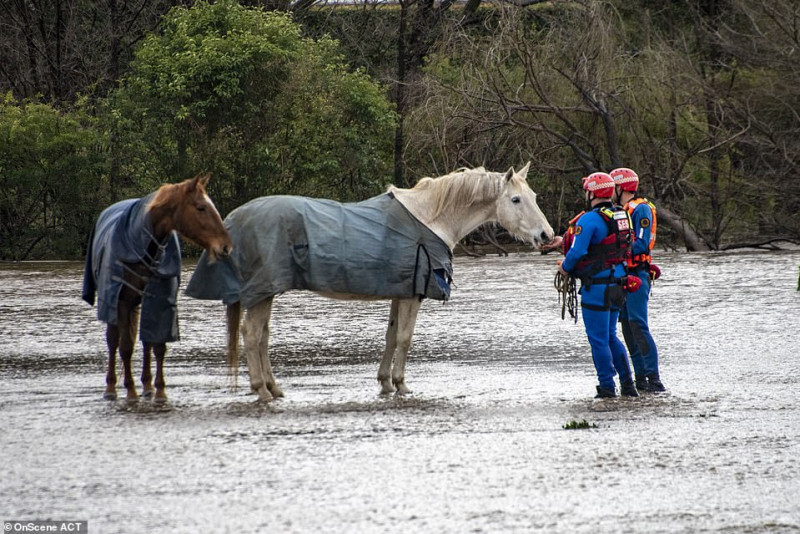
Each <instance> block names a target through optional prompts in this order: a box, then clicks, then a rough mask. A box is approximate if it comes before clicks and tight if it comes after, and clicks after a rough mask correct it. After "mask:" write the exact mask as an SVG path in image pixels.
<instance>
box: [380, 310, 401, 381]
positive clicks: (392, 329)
mask: <svg viewBox="0 0 800 534" xmlns="http://www.w3.org/2000/svg"><path fill="white" fill-rule="evenodd" d="M398 307H399V304H398V299H392V309H391V311H390V312H389V326H388V327H387V328H386V347H385V348H384V349H383V358H381V365H380V367H378V383H379V384H380V385H381V395H388V394H390V393H394V391H395V389H394V386H393V385H392V381H391V375H392V360H393V359H394V351H395V348H396V347H397V309H398Z"/></svg>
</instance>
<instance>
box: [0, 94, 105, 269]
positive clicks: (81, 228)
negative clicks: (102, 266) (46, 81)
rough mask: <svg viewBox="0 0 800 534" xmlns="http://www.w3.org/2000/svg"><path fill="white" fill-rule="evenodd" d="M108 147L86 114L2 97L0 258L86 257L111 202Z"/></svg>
mask: <svg viewBox="0 0 800 534" xmlns="http://www.w3.org/2000/svg"><path fill="white" fill-rule="evenodd" d="M104 147H105V140H104V138H103V136H102V135H101V134H100V133H98V130H97V129H96V128H95V125H94V123H93V119H92V118H91V116H89V115H88V114H86V113H85V112H83V111H81V110H75V111H71V112H62V111H59V110H57V109H55V108H53V107H52V106H50V105H47V104H37V103H23V102H17V101H16V100H15V99H13V97H11V95H10V94H9V95H6V96H5V97H3V98H2V99H0V258H2V259H5V260H24V259H28V258H31V257H33V258H41V257H50V258H65V257H66V258H69V257H77V256H80V255H81V254H82V252H83V247H85V245H86V239H87V237H88V235H89V231H90V230H91V227H92V224H93V221H94V217H95V215H96V212H95V209H96V206H104V205H106V203H107V198H105V197H104V196H103V193H104V192H105V191H107V187H106V186H105V179H106V178H105V177H106V173H107V167H106V154H105V150H104Z"/></svg>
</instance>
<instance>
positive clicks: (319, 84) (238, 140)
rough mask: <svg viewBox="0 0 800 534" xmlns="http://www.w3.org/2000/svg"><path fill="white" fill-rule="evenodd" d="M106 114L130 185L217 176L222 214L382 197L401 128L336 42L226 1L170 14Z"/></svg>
mask: <svg viewBox="0 0 800 534" xmlns="http://www.w3.org/2000/svg"><path fill="white" fill-rule="evenodd" d="M108 111H109V113H108V117H109V120H110V121H111V124H112V128H113V129H114V131H116V132H118V133H119V135H120V136H121V143H122V144H123V145H124V146H125V147H126V150H125V152H126V155H125V160H124V162H123V166H122V167H123V170H122V171H121V173H122V174H123V175H124V176H127V177H128V182H127V183H128V184H130V185H131V186H134V185H136V186H137V187H146V186H149V185H151V184H153V183H154V182H157V181H159V180H163V179H164V178H167V177H183V176H188V175H190V174H192V173H194V172H196V171H198V170H209V171H212V172H213V173H214V175H215V178H214V180H212V187H213V188H214V190H215V195H216V196H217V198H220V199H221V204H222V207H223V208H231V207H233V206H235V205H238V204H240V203H242V202H244V201H246V200H249V199H250V198H252V197H254V196H259V195H264V194H270V193H296V194H307V195H312V194H313V195H315V196H334V197H344V198H347V199H354V198H363V197H364V196H366V195H368V194H373V193H376V192H377V191H379V190H380V188H382V187H383V185H384V183H385V181H386V177H387V163H386V162H387V161H388V159H389V158H388V157H387V156H388V155H389V154H390V153H391V152H390V151H391V131H392V129H393V127H394V117H395V116H394V113H393V112H392V110H391V106H390V105H389V103H388V102H387V100H386V98H385V97H384V95H383V91H382V89H381V88H380V87H379V86H378V85H377V84H375V83H374V82H372V81H371V80H370V79H369V78H368V77H367V76H366V75H365V74H364V73H363V72H361V71H350V70H348V68H347V65H346V64H345V63H344V61H343V59H342V57H341V55H340V54H339V52H338V48H337V43H336V42H334V41H333V40H331V39H329V38H320V39H316V40H314V39H310V38H304V37H302V35H301V31H300V27H299V26H298V25H297V24H295V23H294V22H293V21H292V19H291V16H289V15H287V14H283V13H276V12H266V11H264V10H262V9H257V8H246V7H242V6H240V5H238V4H237V3H236V2H233V1H230V0H222V1H219V2H216V3H214V4H209V3H207V2H197V3H195V4H194V6H193V7H191V8H176V9H174V10H172V11H171V12H170V13H169V14H168V15H167V16H166V17H165V19H164V21H163V23H162V32H161V33H160V34H159V35H151V36H149V37H148V38H146V39H145V40H144V41H143V42H142V45H141V47H140V48H139V49H138V50H137V51H136V55H135V59H134V61H133V62H132V65H131V72H130V74H128V75H127V76H125V77H124V79H123V80H122V82H121V85H120V89H119V90H118V91H116V92H115V93H114V94H113V95H112V98H111V99H110V105H109V107H108ZM223 211H224V210H223Z"/></svg>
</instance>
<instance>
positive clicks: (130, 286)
mask: <svg viewBox="0 0 800 534" xmlns="http://www.w3.org/2000/svg"><path fill="white" fill-rule="evenodd" d="M117 265H119V266H120V267H122V268H123V269H124V270H125V271H126V272H127V273H128V274H132V275H133V276H135V277H136V278H138V279H139V280H144V283H145V287H147V282H148V281H149V280H150V277H149V276H142V275H141V274H139V273H137V272H136V271H134V270H133V269H131V268H130V267H128V266H127V265H125V264H124V263H123V262H121V261H119V260H117ZM148 268H149V267H148ZM150 270H151V271H152V270H153V269H152V268H151V269H150ZM111 279H112V280H114V281H115V282H119V283H120V284H122V285H124V286H125V287H127V288H128V289H130V290H132V291H134V292H135V293H138V294H139V296H140V297H144V296H145V295H147V296H148V297H152V296H153V295H152V294H151V293H148V292H147V291H145V290H143V289H139V288H138V287H136V286H134V285H133V284H131V283H130V282H128V281H127V280H125V278H124V277H121V276H112V277H111Z"/></svg>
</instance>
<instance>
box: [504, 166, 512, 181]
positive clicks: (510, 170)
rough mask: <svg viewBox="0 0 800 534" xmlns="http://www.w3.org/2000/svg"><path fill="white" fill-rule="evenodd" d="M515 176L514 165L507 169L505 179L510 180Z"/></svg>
mask: <svg viewBox="0 0 800 534" xmlns="http://www.w3.org/2000/svg"><path fill="white" fill-rule="evenodd" d="M513 177H514V167H509V168H508V170H507V171H506V176H505V181H506V182H507V181H509V180H510V179H511V178H513Z"/></svg>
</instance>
